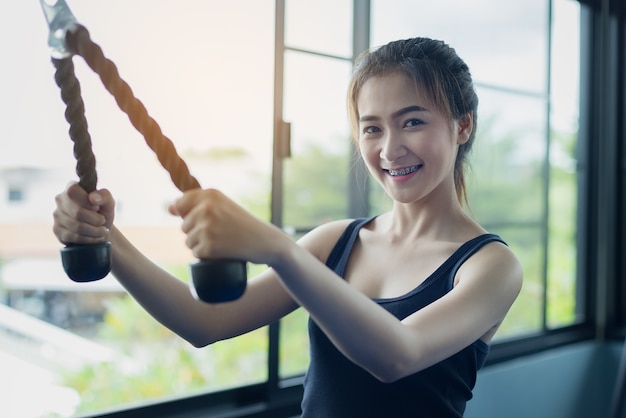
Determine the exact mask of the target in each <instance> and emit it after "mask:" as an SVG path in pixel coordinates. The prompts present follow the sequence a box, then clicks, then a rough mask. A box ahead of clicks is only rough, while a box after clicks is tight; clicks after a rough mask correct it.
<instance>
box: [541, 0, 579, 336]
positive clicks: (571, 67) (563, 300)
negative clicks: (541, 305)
mask: <svg viewBox="0 0 626 418" xmlns="http://www.w3.org/2000/svg"><path fill="white" fill-rule="evenodd" d="M552 16H553V25H552V43H553V45H552V50H553V51H554V54H553V57H552V74H551V87H552V92H551V106H552V114H551V118H550V129H551V131H552V141H551V143H550V241H549V247H548V251H549V258H548V260H549V261H548V289H547V292H548V293H547V296H548V312H547V316H548V317H547V323H548V326H549V327H558V326H562V325H568V324H571V323H573V322H575V321H579V320H581V319H582V318H579V317H577V311H579V309H578V310H577V307H576V274H577V273H576V258H577V251H576V218H577V213H576V208H577V201H578V197H577V196H578V195H577V190H576V186H577V183H578V179H577V177H578V176H577V167H576V166H577V162H576V154H577V151H576V148H577V142H578V109H579V103H580V100H579V78H580V77H579V75H580V67H579V59H580V57H579V55H580V54H579V52H580V42H579V41H578V40H579V39H580V24H579V22H580V5H579V3H578V2H576V1H572V0H557V1H554V2H553V13H552Z"/></svg>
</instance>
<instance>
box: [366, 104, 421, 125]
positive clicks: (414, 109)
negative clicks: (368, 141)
mask: <svg viewBox="0 0 626 418" xmlns="http://www.w3.org/2000/svg"><path fill="white" fill-rule="evenodd" d="M410 112H428V109H426V108H425V107H422V106H418V105H411V106H407V107H403V108H402V109H399V110H396V111H395V112H393V113H392V114H391V117H392V118H394V119H396V118H398V117H400V116H402V115H405V114H407V113H410ZM377 120H380V116H375V115H363V116H361V117H360V118H359V121H360V122H368V121H377Z"/></svg>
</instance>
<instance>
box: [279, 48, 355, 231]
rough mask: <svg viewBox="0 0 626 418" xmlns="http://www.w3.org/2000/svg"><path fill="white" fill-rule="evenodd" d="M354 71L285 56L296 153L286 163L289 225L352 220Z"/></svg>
mask: <svg viewBox="0 0 626 418" xmlns="http://www.w3.org/2000/svg"><path fill="white" fill-rule="evenodd" d="M350 70H351V65H350V63H349V62H347V61H340V60H333V59H329V58H323V57H319V56H314V55H308V54H303V53H299V52H289V53H287V54H285V98H284V106H285V108H284V112H283V115H284V116H283V117H284V119H285V120H286V121H287V122H290V123H291V154H292V155H291V158H288V159H287V160H285V164H284V170H285V172H284V175H285V178H284V220H283V224H284V225H285V226H286V227H294V228H297V229H298V228H303V227H311V226H316V225H319V224H321V223H323V222H327V221H329V220H333V219H339V218H344V217H345V216H346V211H347V205H348V202H347V199H346V196H347V176H348V175H347V173H348V169H349V167H350V159H349V149H350V148H349V147H350V128H349V126H348V117H347V113H346V99H345V97H346V92H347V88H348V87H347V86H348V78H349V76H350Z"/></svg>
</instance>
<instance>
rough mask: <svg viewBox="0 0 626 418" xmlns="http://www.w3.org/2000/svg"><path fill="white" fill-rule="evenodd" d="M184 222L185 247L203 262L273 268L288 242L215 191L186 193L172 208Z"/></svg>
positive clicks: (281, 233) (283, 236)
mask: <svg viewBox="0 0 626 418" xmlns="http://www.w3.org/2000/svg"><path fill="white" fill-rule="evenodd" d="M168 210H169V212H170V213H171V214H172V215H176V216H180V217H181V218H182V219H183V224H182V230H183V232H185V234H187V240H186V244H187V247H189V248H190V249H191V250H192V252H193V254H194V256H195V257H197V258H200V259H223V258H230V259H239V260H246V261H250V262H252V263H256V264H270V265H271V264H272V262H273V260H274V258H275V257H276V256H277V255H278V254H279V253H280V249H279V248H278V247H279V246H280V245H281V243H284V242H285V241H284V240H283V238H287V239H289V241H291V238H289V237H288V236H287V235H285V234H284V233H283V232H282V231H280V230H279V229H278V228H276V227H274V226H273V225H271V224H268V223H266V222H263V221H261V220H259V219H257V218H255V217H254V216H252V215H251V214H250V213H249V212H248V211H246V210H245V209H244V208H242V207H241V206H239V205H238V204H237V203H235V202H234V201H232V200H231V199H229V198H228V197H227V196H226V195H224V194H223V193H222V192H220V191H218V190H215V189H206V190H202V189H194V190H190V191H187V192H185V193H184V194H183V196H182V197H181V198H180V199H178V200H177V201H176V202H174V203H172V204H171V205H170V206H169V208H168Z"/></svg>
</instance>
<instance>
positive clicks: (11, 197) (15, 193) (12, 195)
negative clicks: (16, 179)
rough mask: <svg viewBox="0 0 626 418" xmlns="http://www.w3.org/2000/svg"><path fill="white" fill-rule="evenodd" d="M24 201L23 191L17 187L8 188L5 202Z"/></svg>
mask: <svg viewBox="0 0 626 418" xmlns="http://www.w3.org/2000/svg"><path fill="white" fill-rule="evenodd" d="M23 199H24V191H23V190H22V189H21V188H19V187H9V193H8V196H7V200H8V201H9V202H21V201H22V200H23Z"/></svg>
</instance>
